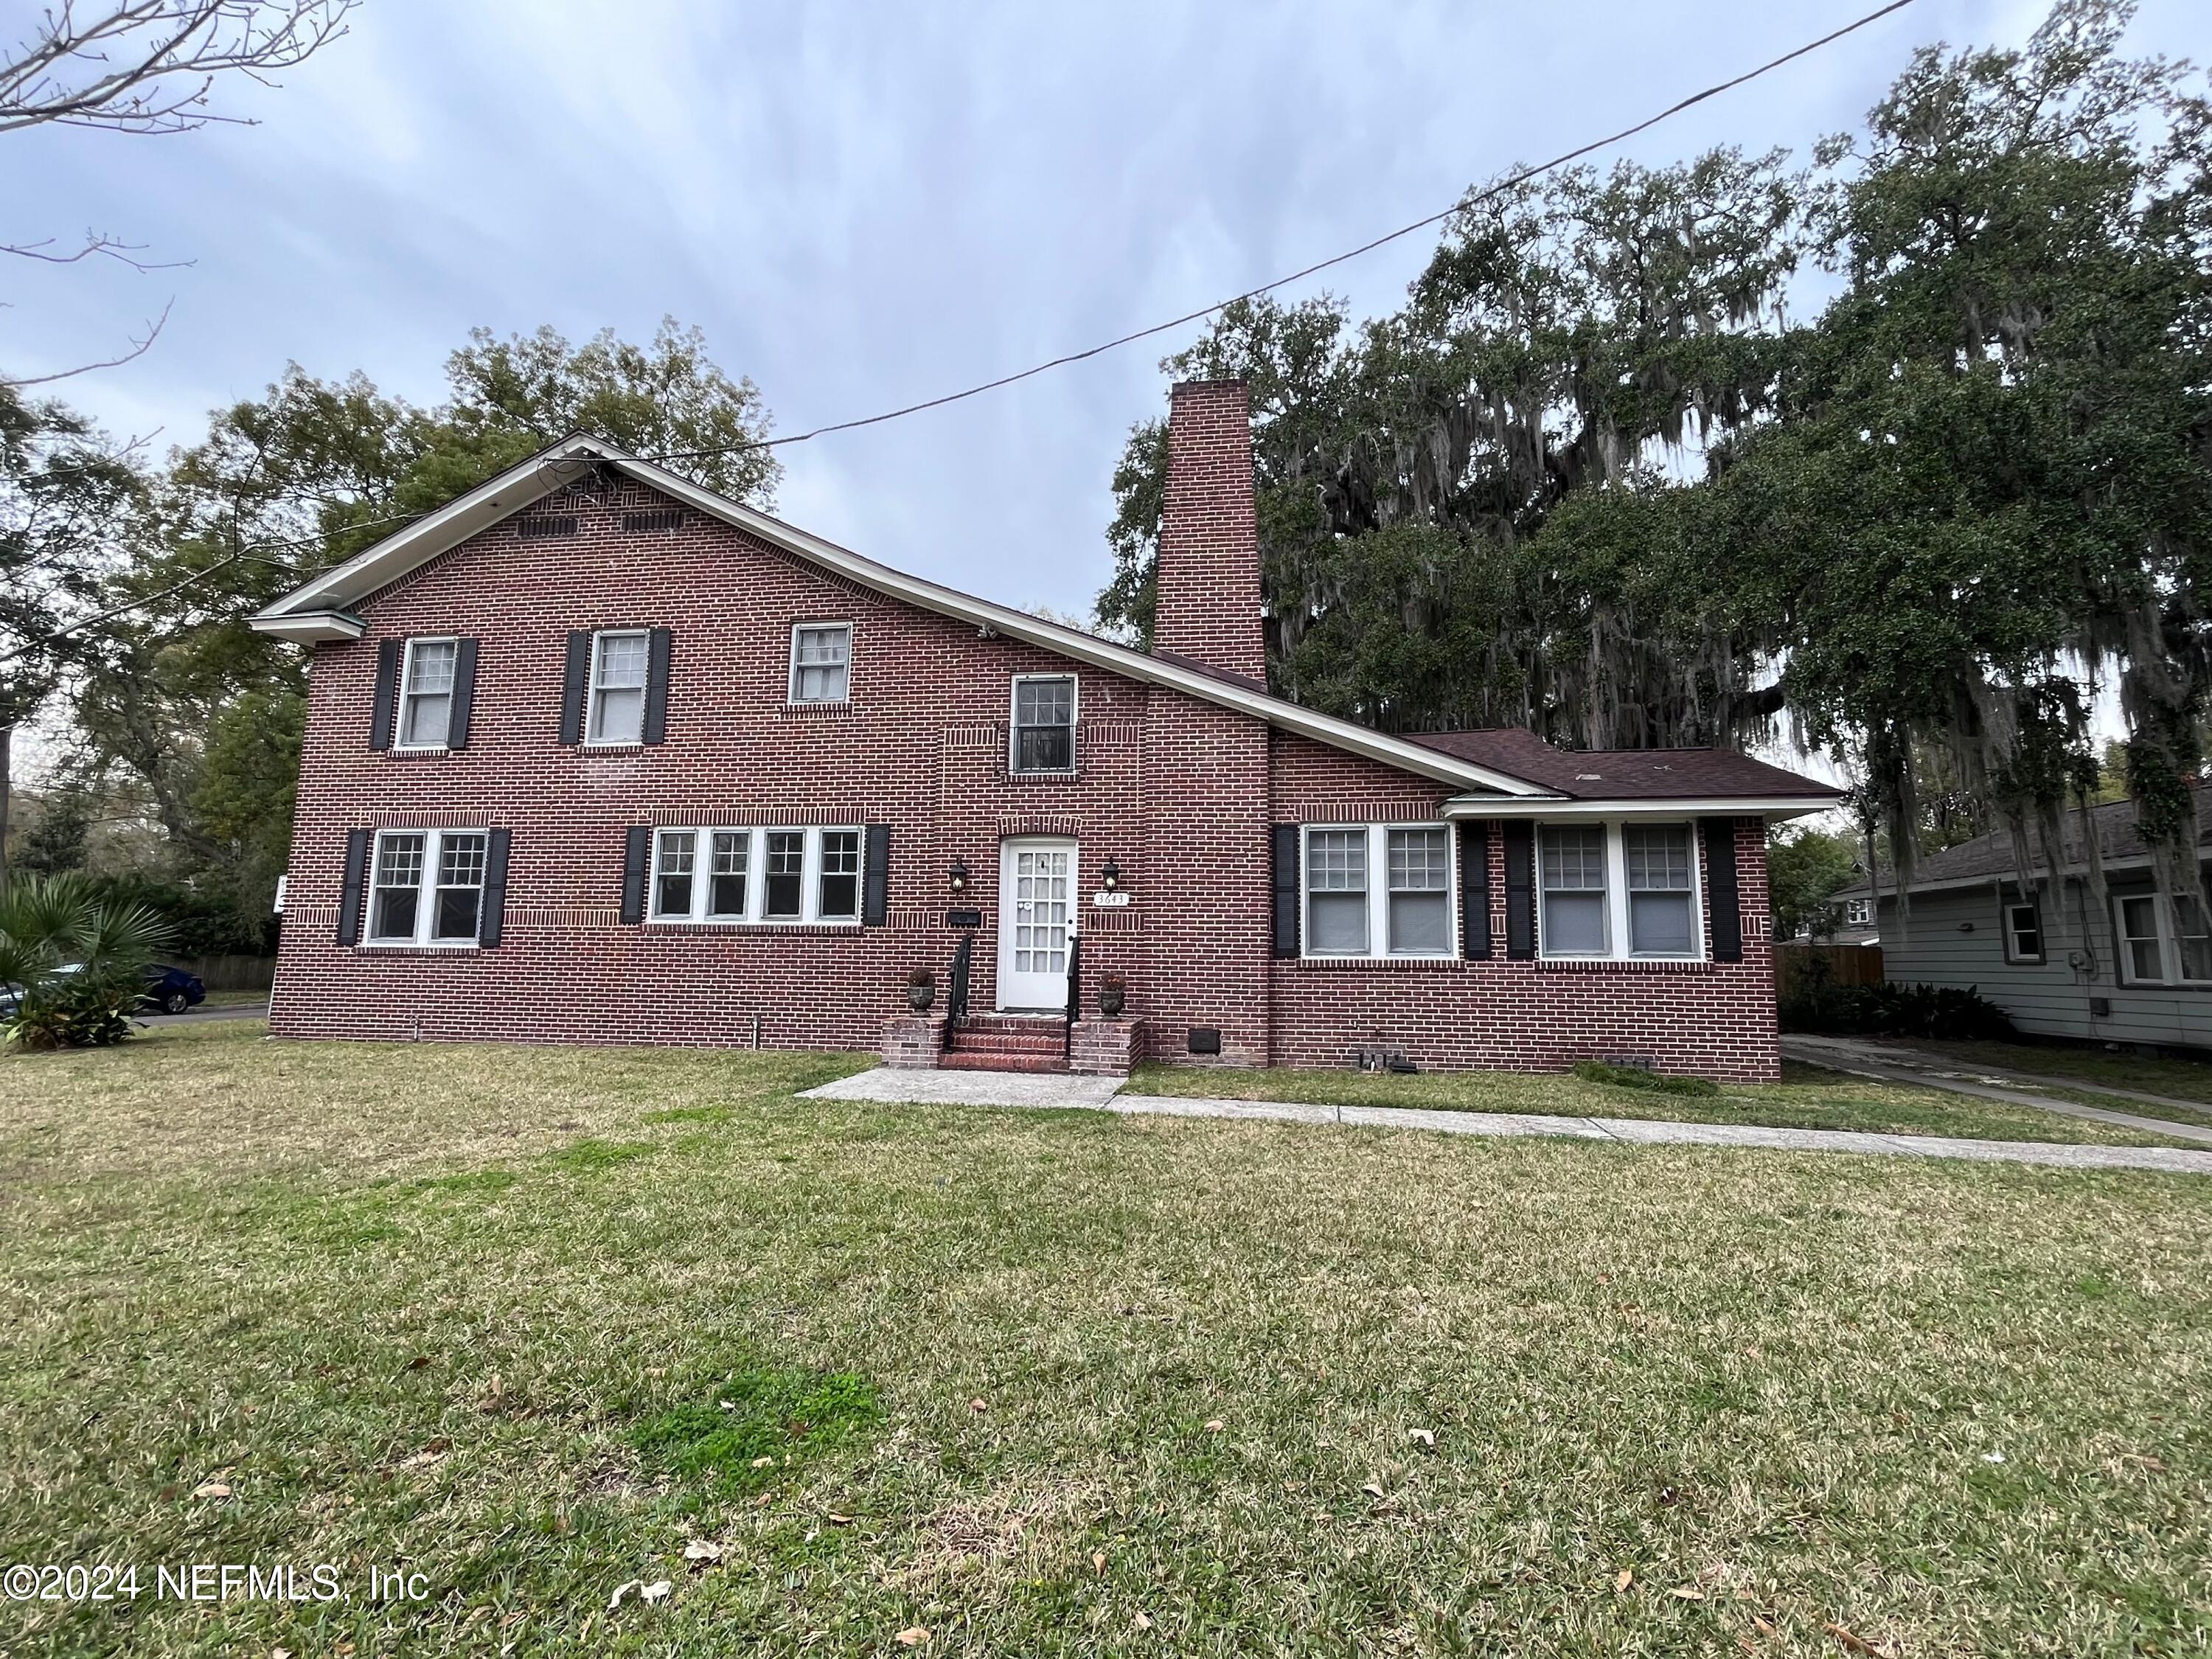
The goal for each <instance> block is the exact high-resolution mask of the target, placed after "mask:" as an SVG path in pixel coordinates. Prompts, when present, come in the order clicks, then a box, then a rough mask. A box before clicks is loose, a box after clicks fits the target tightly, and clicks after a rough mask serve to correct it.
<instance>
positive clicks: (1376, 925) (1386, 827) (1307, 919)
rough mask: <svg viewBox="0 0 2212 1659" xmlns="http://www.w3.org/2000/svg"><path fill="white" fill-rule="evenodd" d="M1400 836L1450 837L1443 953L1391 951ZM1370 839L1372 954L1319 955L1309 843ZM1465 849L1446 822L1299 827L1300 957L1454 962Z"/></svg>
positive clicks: (1446, 846) (1446, 841)
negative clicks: (1395, 835)
mask: <svg viewBox="0 0 2212 1659" xmlns="http://www.w3.org/2000/svg"><path fill="white" fill-rule="evenodd" d="M1394 829H1441V830H1443V832H1444V916H1445V924H1444V931H1445V935H1446V939H1445V946H1444V948H1443V950H1441V951H1393V950H1392V949H1391V948H1390V832H1391V831H1392V830H1394ZM1360 833H1364V834H1365V836H1366V837H1367V948H1366V949H1365V950H1364V951H1316V949H1314V945H1313V887H1312V885H1311V884H1310V883H1309V882H1308V881H1307V879H1306V854H1307V849H1308V848H1309V847H1310V845H1311V842H1310V840H1309V837H1310V836H1315V835H1316V834H1319V835H1329V834H1338V835H1343V834H1360ZM1459 930H1460V914H1459V848H1458V844H1457V842H1456V840H1455V837H1454V836H1453V835H1452V829H1451V826H1450V825H1449V824H1448V823H1443V822H1442V821H1440V820H1423V821H1420V822H1416V823H1302V824H1300V825H1299V826H1298V953H1299V955H1301V956H1303V957H1307V958H1309V959H1310V960H1311V961H1315V962H1450V961H1454V960H1455V959H1456V958H1457V957H1458V956H1459V953H1460V931H1459Z"/></svg>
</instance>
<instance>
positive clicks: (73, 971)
mask: <svg viewBox="0 0 2212 1659" xmlns="http://www.w3.org/2000/svg"><path fill="white" fill-rule="evenodd" d="M173 938H174V935H173V933H171V932H170V930H169V928H168V927H167V924H166V923H164V922H163V921H161V918H160V917H158V916H156V915H154V914H153V913H152V912H150V911H149V910H147V909H146V908H143V907H142V906H138V905H129V904H116V903H112V902H107V901H105V900H103V899H102V898H101V897H100V896H99V894H98V893H97V891H96V890H94V888H93V887H92V885H91V884H88V882H86V881H85V880H84V879H83V878H81V877H76V876H48V877H45V878H24V879H23V880H21V881H19V882H18V883H16V884H15V885H14V886H13V887H11V888H10V889H9V891H8V894H7V896H6V898H5V899H4V900H0V982H4V983H8V984H13V985H20V986H22V987H24V990H23V994H22V999H21V1006H18V1007H17V1008H16V1009H15V1012H14V1015H13V1016H12V1017H11V1018H9V1021H8V1024H7V1025H6V1027H5V1030H4V1035H5V1036H6V1038H7V1040H8V1042H10V1043H12V1044H14V1045H15V1046H16V1047H18V1048H81V1047H88V1046H95V1045H99V1044H102V1043H109V1042H120V1041H121V1040H122V1039H123V1038H124V1037H125V1036H129V1035H130V1032H131V1015H132V1014H133V1013H134V1012H137V1007H138V1001H139V997H140V995H141V994H142V992H143V988H144V986H143V981H142V979H141V978H140V975H141V974H142V973H143V969H144V968H145V966H146V964H147V963H149V962H151V961H153V960H154V959H155V957H157V956H159V955H160V954H161V952H163V951H167V949H168V948H169V945H171V943H172V942H173Z"/></svg>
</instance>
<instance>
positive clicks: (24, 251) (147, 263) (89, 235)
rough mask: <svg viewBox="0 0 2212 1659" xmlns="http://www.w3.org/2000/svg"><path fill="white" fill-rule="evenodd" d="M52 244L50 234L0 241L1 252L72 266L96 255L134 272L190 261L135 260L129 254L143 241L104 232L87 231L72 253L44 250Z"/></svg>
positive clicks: (139, 249)
mask: <svg viewBox="0 0 2212 1659" xmlns="http://www.w3.org/2000/svg"><path fill="white" fill-rule="evenodd" d="M53 245H54V239H53V238H52V237H51V236H49V237H47V238H46V240H43V241H38V242H0V253H12V254H14V255H15V257H16V258H19V259H36V260H39V261H40V263H42V264H50V265H73V264H76V263H77V262H78V261H79V260H81V259H89V258H92V257H93V256H94V254H98V255H100V257H101V258H106V259H113V260H115V261H117V262H118V264H126V265H129V266H130V267H131V270H137V271H148V270H183V269H184V268H185V266H187V265H189V264H191V263H192V261H191V260H190V259H158V260H157V259H134V258H131V255H132V254H134V253H143V252H145V251H146V245H145V244H144V243H143V242H126V241H123V240H120V239H119V238H117V237H113V236H110V235H108V234H106V232H105V231H98V230H88V231H86V232H85V234H84V246H82V247H80V248H78V249H77V250H76V252H73V253H49V252H46V250H47V249H48V248H50V247H52V246H53Z"/></svg>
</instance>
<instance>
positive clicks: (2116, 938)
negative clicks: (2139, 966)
mask: <svg viewBox="0 0 2212 1659" xmlns="http://www.w3.org/2000/svg"><path fill="white" fill-rule="evenodd" d="M2140 898H2147V899H2148V900H2150V901H2151V907H2150V914H2151V924H2152V926H2154V927H2156V928H2157V929H2158V962H2159V966H2160V968H2162V969H2165V972H2166V976H2165V977H2164V978H2163V979H2138V978H2137V977H2136V972H2135V966H2134V964H2133V963H2132V962H2130V959H2129V957H2130V952H2129V950H2128V933H2127V925H2126V924H2125V923H2124V922H2123V921H2121V920H2120V917H2121V914H2122V913H2121V908H2120V907H2121V906H2122V905H2124V904H2125V903H2126V902H2128V901H2129V900H2130V899H2140ZM2112 947H2113V948H2112V963H2113V966H2114V968H2115V969H2116V970H2117V971H2118V975H2119V982H2120V983H2121V984H2123V985H2144V986H2154V987H2158V988H2160V989H2161V990H2169V991H2193V990H2201V989H2203V988H2204V987H2208V986H2212V979H2184V978H2183V977H2182V976H2181V941H2180V940H2179V939H2177V938H2175V937H2174V933H2173V916H2172V906H2171V905H2167V904H2161V903H2160V902H2158V894H2157V892H2156V891H2155V890H2153V891H2151V892H2148V893H2115V894H2113V895H2112Z"/></svg>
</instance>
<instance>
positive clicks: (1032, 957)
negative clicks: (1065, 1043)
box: [999, 840, 1076, 1012]
mask: <svg viewBox="0 0 2212 1659" xmlns="http://www.w3.org/2000/svg"><path fill="white" fill-rule="evenodd" d="M1075 915H1076V909H1075V843H1074V842H1072V841H1042V840H1024V841H1008V842H1000V848H999V1006H1000V1008H1002V1009H1010V1010H1011V1009H1016V1008H1031V1009H1047V1008H1048V1009H1052V1010H1054V1011H1055V1012H1057V1011H1058V1010H1060V1009H1062V1008H1065V1007H1066V1006H1067V952H1068V948H1069V946H1071V945H1073V943H1074V941H1075Z"/></svg>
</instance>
